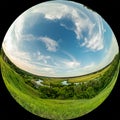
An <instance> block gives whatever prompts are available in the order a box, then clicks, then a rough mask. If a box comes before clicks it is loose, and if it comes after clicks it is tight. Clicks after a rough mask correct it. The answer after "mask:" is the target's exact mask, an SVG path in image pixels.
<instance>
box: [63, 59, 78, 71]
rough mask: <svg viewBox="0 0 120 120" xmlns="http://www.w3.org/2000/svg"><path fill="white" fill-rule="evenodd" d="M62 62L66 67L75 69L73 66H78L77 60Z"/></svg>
mask: <svg viewBox="0 0 120 120" xmlns="http://www.w3.org/2000/svg"><path fill="white" fill-rule="evenodd" d="M62 63H63V65H64V67H66V68H73V69H75V68H77V67H79V66H80V63H79V62H77V61H63V62H62Z"/></svg>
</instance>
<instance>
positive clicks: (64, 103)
mask: <svg viewBox="0 0 120 120" xmlns="http://www.w3.org/2000/svg"><path fill="white" fill-rule="evenodd" d="M0 62H1V73H2V77H3V81H4V83H5V85H6V87H7V89H8V91H9V93H10V94H11V96H12V97H13V98H14V99H15V100H16V101H17V102H18V103H19V104H20V105H21V106H22V107H23V108H25V109H26V110H27V111H29V112H31V113H33V114H35V115H37V116H39V117H42V118H46V119H52V120H53V119H54V120H58V119H59V120H64V119H74V118H77V117H81V116H83V115H85V114H87V113H89V112H91V111H92V110H94V109H96V108H97V107H98V106H99V105H100V104H101V103H103V101H104V100H105V99H106V98H107V97H108V95H109V94H110V92H111V91H112V89H113V87H114V85H115V83H116V80H117V77H118V73H119V66H120V62H119V47H118V43H117V40H116V37H115V35H114V33H113V31H112V29H111V28H110V26H109V25H108V24H107V22H106V21H105V20H104V19H103V18H102V17H101V16H100V15H99V14H98V13H96V12H95V11H93V10H91V9H89V8H88V7H86V6H84V5H82V4H80V3H76V2H72V1H48V2H43V3H40V4H37V5H35V6H33V7H31V8H30V9H28V10H26V11H25V12H24V13H22V14H21V15H20V16H19V17H18V18H17V19H16V20H15V21H14V22H13V23H12V25H11V26H10V28H9V29H8V31H7V33H6V35H5V37H4V40H3V42H2V47H1V52H0Z"/></svg>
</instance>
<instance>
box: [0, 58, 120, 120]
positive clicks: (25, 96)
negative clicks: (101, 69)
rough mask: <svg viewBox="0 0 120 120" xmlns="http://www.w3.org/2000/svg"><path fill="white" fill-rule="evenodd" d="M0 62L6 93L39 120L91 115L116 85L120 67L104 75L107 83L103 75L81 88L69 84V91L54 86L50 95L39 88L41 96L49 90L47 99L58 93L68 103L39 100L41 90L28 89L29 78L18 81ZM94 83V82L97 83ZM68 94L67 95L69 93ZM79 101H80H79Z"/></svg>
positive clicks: (19, 78)
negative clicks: (39, 119)
mask: <svg viewBox="0 0 120 120" xmlns="http://www.w3.org/2000/svg"><path fill="white" fill-rule="evenodd" d="M0 62H1V69H2V76H3V79H4V82H5V84H6V86H7V88H8V90H9V91H10V93H11V95H12V96H13V97H14V98H15V100H16V101H17V102H18V103H19V104H21V105H22V106H23V107H24V108H25V109H27V110H28V111H30V112H32V113H34V114H36V115H38V116H40V117H44V118H48V119H54V120H57V119H58V118H59V120H64V119H73V118H75V117H80V116H82V115H84V114H86V113H88V112H90V111H92V110H93V109H95V108H96V107H97V106H99V105H100V104H101V103H102V102H103V101H104V100H105V99H106V98H107V96H108V95H109V93H110V92H111V90H112V88H113V86H114V84H115V82H116V79H117V76H118V72H119V65H120V64H119V65H118V64H117V63H116V64H115V63H114V64H113V65H111V67H110V69H109V72H108V73H106V74H108V75H109V77H110V78H111V79H110V80H109V79H106V78H107V75H104V74H102V75H101V79H98V80H89V82H87V83H84V82H83V83H82V84H81V86H80V85H74V84H71V85H70V86H69V88H67V87H68V86H64V85H63V86H55V87H52V86H50V87H51V88H53V90H54V91H52V90H51V91H50V92H49V90H50V87H45V86H41V88H42V89H43V91H44V92H45V89H47V90H48V91H47V93H48V95H50V94H51V93H52V92H53V93H54V94H52V96H53V98H54V97H55V96H54V95H56V96H57V93H59V92H60V93H59V94H61V96H62V97H68V98H69V100H66V99H65V100H56V99H41V98H40V96H41V93H42V89H40V88H38V89H37V88H33V87H32V86H31V85H28V83H30V81H31V80H30V78H29V79H24V77H21V76H20V74H18V73H16V72H15V71H14V70H13V69H12V68H11V67H9V64H7V63H5V62H4V61H3V60H2V59H1V61H0ZM115 66H117V67H115ZM94 81H97V83H96V82H94ZM98 81H100V82H98ZM104 81H109V83H108V84H107V86H106V85H104V83H106V82H104ZM32 85H33V84H32ZM96 85H97V86H96ZM103 85H104V89H103V87H102V88H101V86H103ZM93 86H94V89H93ZM105 86H106V87H105ZM60 88H61V89H63V91H59V90H60ZM99 88H101V89H100V91H101V90H102V89H103V90H102V92H99V94H97V95H95V97H92V96H94V92H95V93H96V91H99ZM70 89H72V90H70ZM38 90H39V92H38ZM40 90H41V92H40ZM69 90H70V92H68V91H69ZM58 91H59V92H58ZM73 91H74V95H73V94H72V93H73ZM83 91H84V92H83ZM56 92H57V93H56ZM67 92H68V94H67V95H66V96H64V94H66V93H67ZM79 93H81V94H79ZM89 93H91V94H89ZM44 95H45V94H43V98H44ZM58 96H59V95H58ZM58 96H57V97H58ZM61 96H59V97H61ZM69 96H71V97H72V98H74V99H75V100H71V98H70V97H69ZM85 96H86V98H88V96H90V98H91V99H84V98H85ZM76 97H77V99H76ZM78 97H79V98H83V99H78ZM46 98H47V96H46ZM60 99H62V98H60ZM93 103H94V104H93Z"/></svg>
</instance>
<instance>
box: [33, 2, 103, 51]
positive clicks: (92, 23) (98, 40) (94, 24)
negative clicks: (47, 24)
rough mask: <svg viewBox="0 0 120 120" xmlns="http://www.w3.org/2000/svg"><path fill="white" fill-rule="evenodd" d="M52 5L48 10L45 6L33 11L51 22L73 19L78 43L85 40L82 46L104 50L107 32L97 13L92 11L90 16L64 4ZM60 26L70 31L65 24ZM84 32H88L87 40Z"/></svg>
mask: <svg viewBox="0 0 120 120" xmlns="http://www.w3.org/2000/svg"><path fill="white" fill-rule="evenodd" d="M50 4H51V5H49V7H48V8H47V9H46V7H45V4H43V5H42V6H41V8H39V9H38V8H36V9H33V13H41V14H44V17H45V18H46V19H49V20H56V19H61V18H63V17H67V18H69V19H71V20H72V21H73V24H74V25H75V29H73V31H74V33H75V34H76V38H77V39H78V42H79V40H80V39H82V40H84V42H83V43H82V44H81V46H85V47H87V48H89V49H91V50H94V51H98V50H101V49H103V47H104V44H103V33H104V31H105V30H104V28H103V25H102V18H101V17H100V16H99V15H98V14H97V13H95V12H93V11H90V12H91V13H90V14H89V15H88V14H87V13H85V12H83V11H82V10H80V9H77V8H74V7H71V6H67V5H63V4H62V3H56V4H54V2H53V3H50ZM46 5H47V6H48V4H46ZM86 11H87V10H86ZM58 13H59V14H58ZM91 17H92V19H94V20H92V19H91ZM60 25H61V26H63V27H65V28H66V29H68V27H67V26H66V25H65V24H64V23H61V24H60ZM83 31H87V33H88V34H87V35H88V36H87V38H86V36H83Z"/></svg>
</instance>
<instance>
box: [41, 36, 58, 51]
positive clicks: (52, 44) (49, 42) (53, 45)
mask: <svg viewBox="0 0 120 120" xmlns="http://www.w3.org/2000/svg"><path fill="white" fill-rule="evenodd" d="M39 40H40V41H42V42H43V43H45V45H46V48H47V50H48V51H52V52H56V51H57V47H58V43H57V42H56V41H55V40H53V39H51V38H49V37H39Z"/></svg>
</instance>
